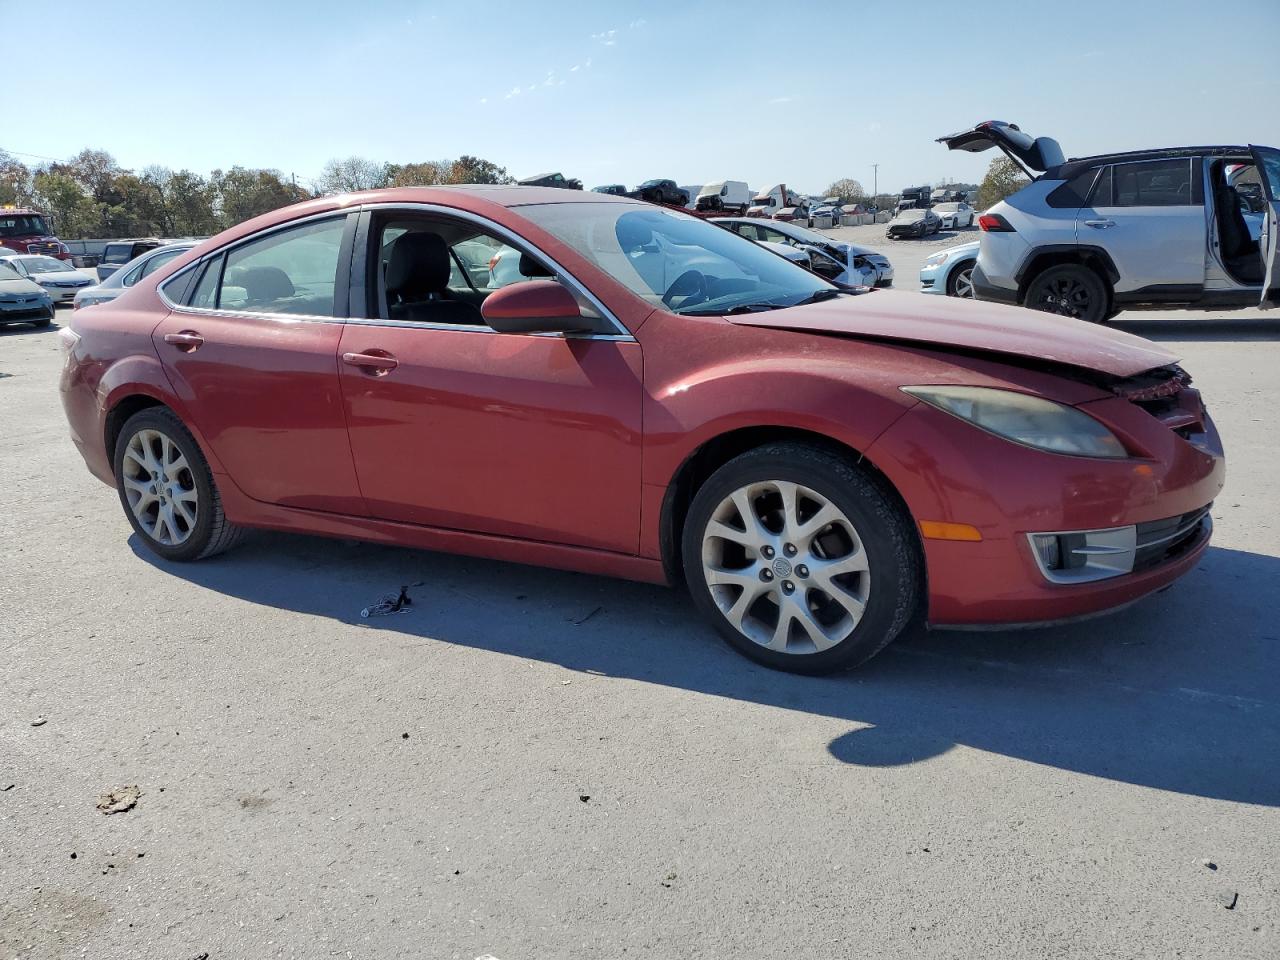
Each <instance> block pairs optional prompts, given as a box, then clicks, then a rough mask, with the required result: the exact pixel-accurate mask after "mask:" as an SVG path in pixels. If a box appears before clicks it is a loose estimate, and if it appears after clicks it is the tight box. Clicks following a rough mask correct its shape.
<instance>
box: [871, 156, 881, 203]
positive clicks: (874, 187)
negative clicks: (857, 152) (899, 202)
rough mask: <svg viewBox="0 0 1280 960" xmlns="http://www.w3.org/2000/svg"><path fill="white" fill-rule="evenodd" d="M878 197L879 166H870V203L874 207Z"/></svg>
mask: <svg viewBox="0 0 1280 960" xmlns="http://www.w3.org/2000/svg"><path fill="white" fill-rule="evenodd" d="M878 196H880V164H878V163H873V164H872V165H871V203H872V205H873V206H874V205H875V202H876V197H878Z"/></svg>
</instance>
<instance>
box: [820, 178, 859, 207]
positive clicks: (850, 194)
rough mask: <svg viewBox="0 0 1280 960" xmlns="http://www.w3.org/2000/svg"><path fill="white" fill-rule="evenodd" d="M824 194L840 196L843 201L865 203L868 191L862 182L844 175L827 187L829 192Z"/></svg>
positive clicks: (826, 195)
mask: <svg viewBox="0 0 1280 960" xmlns="http://www.w3.org/2000/svg"><path fill="white" fill-rule="evenodd" d="M823 196H825V197H839V198H840V202H841V203H865V202H866V200H867V191H865V190H863V189H862V184H860V183H859V182H858V181H857V180H854V179H853V178H851V177H844V178H842V179H840V180H837V181H836V182H835V183H833V184H832V185H831V186H829V187H827V192H826V193H825V194H823Z"/></svg>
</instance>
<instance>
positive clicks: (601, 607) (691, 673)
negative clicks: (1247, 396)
mask: <svg viewBox="0 0 1280 960" xmlns="http://www.w3.org/2000/svg"><path fill="white" fill-rule="evenodd" d="M130 542H131V544H132V546H133V549H134V552H135V553H136V554H137V556H138V557H139V558H141V559H143V560H145V561H146V562H147V563H150V564H152V565H154V566H156V567H157V568H159V569H161V570H163V571H165V572H167V573H168V574H170V575H172V576H174V577H178V578H181V579H183V580H185V581H188V582H190V583H192V584H196V585H198V586H200V587H203V588H205V589H208V590H212V591H217V592H219V593H221V594H225V595H229V596H234V597H238V598H241V599H243V600H246V601H250V602H252V603H256V604H263V605H266V606H269V607H274V608H280V609H285V610H292V611H297V612H301V613H305V614H309V615H313V616H317V617H324V618H332V619H334V620H338V621H343V622H346V623H349V624H353V625H359V626H362V627H365V628H367V629H370V630H374V631H378V632H379V633H381V632H382V631H391V632H393V633H398V634H401V635H406V636H412V637H416V638H422V639H423V640H425V641H427V642H428V643H431V642H440V643H448V644H457V645H463V646H468V647H474V648H478V649H483V650H487V651H492V652H497V653H501V654H506V655H510V656H514V657H522V658H530V659H533V660H537V661H543V662H547V663H555V664H558V665H560V666H563V667H565V668H566V669H570V670H576V671H583V672H589V673H591V674H593V675H596V676H597V677H604V678H609V677H618V678H628V679H633V680H638V681H642V682H647V683H656V684H663V685H666V686H669V687H675V688H681V689H685V690H689V691H694V692H697V693H703V694H708V695H712V696H715V697H719V698H732V699H736V700H741V701H744V702H750V703H755V704H764V705H768V706H773V707H779V708H782V709H785V710H792V711H802V712H806V713H810V714H814V715H820V716H824V717H830V718H835V719H837V720H840V721H844V722H848V723H849V724H850V725H851V728H850V729H849V730H848V731H847V732H845V733H842V734H840V735H839V736H837V737H835V738H834V739H833V740H831V741H830V743H829V744H828V745H827V749H828V751H829V752H830V754H831V756H833V757H835V758H836V759H838V760H840V761H842V762H844V763H847V764H850V765H852V766H858V767H881V768H883V767H893V766H901V765H906V764H913V763H919V762H923V761H927V760H929V759H930V758H932V757H936V756H939V755H940V754H943V753H945V752H947V751H950V750H953V749H956V748H967V749H973V750H980V751H985V752H988V753H994V754H1000V755H1004V756H1007V757H1011V758H1017V759H1020V760H1025V761H1030V762H1032V763H1036V764H1041V765H1046V766H1050V767H1055V768H1060V769H1062V770H1067V771H1074V772H1077V773H1083V774H1088V775H1091V776H1096V777H1102V778H1107V779H1111V780H1115V781H1119V782H1124V783H1130V784H1138V785H1141V786H1146V787H1153V788H1157V789H1160V790H1169V791H1175V792H1178V793H1182V794H1188V795H1193V796H1201V797H1210V798H1216V799H1223V800H1232V801H1238V802H1245V803H1254V804H1264V805H1269V806H1280V763H1277V762H1276V758H1277V757H1278V756H1280V695H1278V694H1277V690H1276V683H1275V678H1276V677H1277V676H1280V601H1277V599H1276V591H1275V589H1274V587H1275V584H1276V583H1280V558H1277V557H1271V556H1264V555H1260V554H1254V553H1247V552H1242V551H1236V550H1226V549H1219V548H1211V549H1210V550H1209V551H1208V552H1207V553H1206V555H1205V558H1204V559H1203V560H1202V562H1201V563H1200V565H1199V566H1198V568H1197V569H1195V570H1193V571H1192V572H1191V573H1189V574H1188V575H1187V576H1186V577H1184V578H1183V579H1182V580H1181V581H1179V582H1178V583H1177V584H1175V585H1174V586H1173V587H1172V588H1171V589H1169V590H1167V591H1166V592H1165V593H1163V594H1162V595H1160V596H1157V597H1154V598H1150V599H1148V600H1146V601H1144V602H1142V603H1139V604H1137V605H1135V606H1133V607H1131V608H1129V609H1127V610H1124V611H1121V612H1118V613H1116V614H1114V615H1112V616H1110V617H1106V618H1102V619H1097V620H1092V621H1088V622H1084V623H1080V624H1076V625H1070V626H1060V627H1054V628H1045V629H1039V630H1027V631H1016V632H953V631H935V632H930V633H927V634H925V633H923V632H921V633H920V634H919V635H915V636H911V637H908V638H904V639H901V640H899V642H898V643H896V644H894V645H892V646H890V647H889V648H888V649H887V650H886V651H885V652H884V653H882V654H881V655H880V656H879V657H877V658H876V659H875V660H873V661H871V662H870V663H868V664H867V665H866V666H864V667H863V668H861V669H860V670H857V671H853V672H850V673H846V674H841V675H837V676H830V677H802V676H794V675H790V674H784V673H779V672H775V671H771V670H767V669H765V668H763V667H759V666H757V665H755V664H753V663H751V662H749V661H747V660H745V659H744V658H742V657H740V656H739V655H737V654H736V653H734V652H733V651H732V650H730V649H729V648H728V647H727V646H726V645H725V644H723V643H722V642H721V641H720V640H719V639H718V638H717V637H716V636H715V634H714V633H713V631H712V630H711V629H710V628H709V627H707V626H705V625H704V624H703V623H702V622H701V621H700V620H699V619H698V618H697V616H696V614H695V612H694V610H693V608H692V605H691V604H690V603H689V601H688V599H687V598H686V597H685V595H684V594H682V593H680V592H678V591H674V590H667V589H664V588H661V587H654V586H649V585H645V584H637V583H628V582H623V581H614V580H608V579H604V578H600V577H592V576H586V575H581V574H572V573H562V572H557V571H553V570H546V569H541V568H535V567H524V566H520V565H518V564H506V563H499V562H496V561H486V560H476V559H472V558H465V557H453V556H448V555H444V554H436V553H429V552H425V551H412V550H402V549H397V548H391V547H382V546H377V545H371V544H353V543H348V542H339V541H327V540H322V539H317V538H310V537H303V536H293V535H285V534H269V533H260V534H256V535H254V536H253V537H251V538H250V539H249V540H248V541H247V542H246V543H245V544H244V546H242V547H240V548H239V549H237V550H236V551H234V552H233V553H230V554H228V555H225V556H222V557H218V558H215V559H213V560H208V561H204V562H202V563H197V564H170V563H166V562H163V561H160V560H158V559H156V558H155V557H154V556H153V555H151V554H150V553H149V552H148V551H146V550H145V549H144V548H143V547H142V546H141V544H140V543H139V542H138V541H137V538H136V536H135V537H133V538H132V539H131V541H130ZM401 584H410V586H409V594H410V595H411V596H412V598H413V607H412V612H411V613H409V614H407V615H395V616H387V617H381V618H373V619H369V620H362V619H361V618H360V609H361V608H362V607H364V606H366V605H368V604H369V603H370V602H372V601H374V600H375V599H377V597H378V596H379V595H380V594H384V593H387V592H392V593H394V592H395V591H396V590H397V589H398V588H399V587H400V585H401ZM226 629H228V630H232V629H234V624H227V625H226ZM414 646H418V645H416V644H415V645H414ZM411 649H412V648H410V652H406V653H405V654H404V655H405V656H406V657H412V656H414V654H413V653H412V652H411Z"/></svg>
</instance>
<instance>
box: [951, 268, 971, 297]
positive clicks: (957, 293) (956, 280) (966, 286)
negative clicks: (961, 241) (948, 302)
mask: <svg viewBox="0 0 1280 960" xmlns="http://www.w3.org/2000/svg"><path fill="white" fill-rule="evenodd" d="M947 295H948V296H951V297H961V298H963V299H965V300H972V299H973V298H974V297H973V261H972V260H970V261H968V262H967V263H963V264H961V265H960V266H959V267H957V268H956V269H955V270H953V271H952V272H951V276H950V277H948V278H947Z"/></svg>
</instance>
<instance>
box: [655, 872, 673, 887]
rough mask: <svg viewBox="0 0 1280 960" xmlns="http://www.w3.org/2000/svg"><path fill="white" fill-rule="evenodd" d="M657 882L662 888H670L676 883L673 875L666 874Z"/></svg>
mask: <svg viewBox="0 0 1280 960" xmlns="http://www.w3.org/2000/svg"><path fill="white" fill-rule="evenodd" d="M658 882H659V883H660V884H662V886H664V887H668V888H670V886H671V885H672V884H673V883H675V882H676V875H675V874H674V873H668V874H667V875H666V876H665V877H663V878H662V879H661V880H659V881H658Z"/></svg>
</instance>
